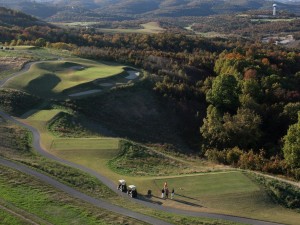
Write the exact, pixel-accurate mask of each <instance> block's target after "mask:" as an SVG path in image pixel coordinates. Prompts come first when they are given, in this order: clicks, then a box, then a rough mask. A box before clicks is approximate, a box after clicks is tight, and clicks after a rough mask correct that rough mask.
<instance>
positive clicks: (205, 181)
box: [154, 172, 260, 198]
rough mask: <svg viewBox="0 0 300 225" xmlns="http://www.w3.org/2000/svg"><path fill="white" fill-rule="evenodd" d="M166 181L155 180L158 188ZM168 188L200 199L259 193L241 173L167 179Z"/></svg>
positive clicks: (257, 188) (256, 186) (254, 185)
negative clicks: (203, 197)
mask: <svg viewBox="0 0 300 225" xmlns="http://www.w3.org/2000/svg"><path fill="white" fill-rule="evenodd" d="M165 181H166V179H156V180H155V181H154V182H155V183H156V185H157V186H158V187H163V184H164V182H165ZM167 181H168V183H169V188H173V187H175V189H176V190H177V193H178V194H182V195H185V196H191V197H193V198H200V197H202V196H216V195H225V194H232V193H247V192H255V191H259V190H260V189H259V186H258V185H256V184H255V183H253V182H252V181H251V180H250V179H249V178H248V177H247V176H245V175H244V174H243V173H242V172H231V173H230V172H228V173H220V174H217V173H214V174H210V173H207V174H206V175H205V176H187V177H180V178H179V177H178V178H170V179H167Z"/></svg>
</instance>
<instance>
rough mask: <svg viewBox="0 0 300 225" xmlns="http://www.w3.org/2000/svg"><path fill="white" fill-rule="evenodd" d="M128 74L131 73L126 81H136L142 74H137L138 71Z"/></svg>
mask: <svg viewBox="0 0 300 225" xmlns="http://www.w3.org/2000/svg"><path fill="white" fill-rule="evenodd" d="M127 73H129V76H127V77H125V78H126V79H128V80H134V79H136V78H137V77H139V76H140V72H137V71H134V70H132V71H127Z"/></svg>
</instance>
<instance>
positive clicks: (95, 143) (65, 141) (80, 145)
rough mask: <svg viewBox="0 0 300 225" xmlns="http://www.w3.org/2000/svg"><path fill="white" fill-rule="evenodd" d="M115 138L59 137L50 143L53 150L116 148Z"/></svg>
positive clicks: (117, 140)
mask: <svg viewBox="0 0 300 225" xmlns="http://www.w3.org/2000/svg"><path fill="white" fill-rule="evenodd" d="M118 148H119V139H117V138H59V139H54V140H53V141H52V144H51V149H53V150H85V149H86V150H91V149H99V150H101V149H118Z"/></svg>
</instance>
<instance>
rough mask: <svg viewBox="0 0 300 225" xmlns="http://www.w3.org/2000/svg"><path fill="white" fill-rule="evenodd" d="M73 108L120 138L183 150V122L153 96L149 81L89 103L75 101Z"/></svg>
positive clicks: (104, 95) (94, 99)
mask: <svg viewBox="0 0 300 225" xmlns="http://www.w3.org/2000/svg"><path fill="white" fill-rule="evenodd" d="M75 105H77V107H78V108H79V110H80V112H81V113H83V114H84V115H85V116H86V117H88V118H91V119H93V120H95V121H97V122H98V123H100V124H103V126H105V127H108V128H109V129H111V130H112V131H113V132H114V133H116V135H118V136H120V137H124V138H129V139H131V140H134V141H139V142H144V143H160V144H164V143H169V144H173V145H176V146H180V147H181V148H182V147H186V146H185V144H184V142H183V140H182V138H181V136H180V135H181V134H180V130H181V126H182V125H183V123H184V122H183V121H181V120H180V118H178V116H177V115H176V113H175V112H174V111H173V109H172V108H171V107H170V106H168V105H166V103H165V102H164V101H163V100H161V99H160V97H158V96H157V95H155V93H154V92H153V91H152V87H151V85H149V83H148V81H142V82H140V83H138V84H135V85H133V86H129V87H126V88H122V89H117V90H115V91H112V92H109V93H104V94H102V95H101V96H97V97H94V98H89V101H84V100H78V101H76V102H75ZM91 108H93V110H90V109H91Z"/></svg>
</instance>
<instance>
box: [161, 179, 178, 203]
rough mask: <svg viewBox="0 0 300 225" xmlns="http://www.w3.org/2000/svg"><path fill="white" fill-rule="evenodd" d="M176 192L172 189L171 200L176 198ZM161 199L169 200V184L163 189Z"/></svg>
mask: <svg viewBox="0 0 300 225" xmlns="http://www.w3.org/2000/svg"><path fill="white" fill-rule="evenodd" d="M174 194H175V190H174V188H172V191H171V199H173V198H174ZM161 198H163V199H166V198H169V188H168V183H167V182H165V184H164V187H163V188H162V189H161Z"/></svg>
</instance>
